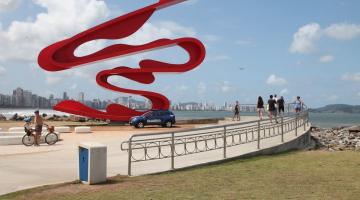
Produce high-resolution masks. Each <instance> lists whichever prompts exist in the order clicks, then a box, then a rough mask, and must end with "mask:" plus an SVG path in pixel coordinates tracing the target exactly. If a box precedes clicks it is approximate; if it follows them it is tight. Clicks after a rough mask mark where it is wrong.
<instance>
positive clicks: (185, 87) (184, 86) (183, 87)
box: [178, 85, 189, 91]
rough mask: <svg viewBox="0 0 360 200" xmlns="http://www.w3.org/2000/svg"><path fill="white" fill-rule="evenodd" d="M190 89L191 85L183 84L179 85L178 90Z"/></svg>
mask: <svg viewBox="0 0 360 200" xmlns="http://www.w3.org/2000/svg"><path fill="white" fill-rule="evenodd" d="M188 89H189V87H188V86H186V85H181V86H179V87H178V90H180V91H186V90H188Z"/></svg>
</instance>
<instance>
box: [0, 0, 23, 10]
mask: <svg viewBox="0 0 360 200" xmlns="http://www.w3.org/2000/svg"><path fill="white" fill-rule="evenodd" d="M20 2H21V0H1V1H0V12H7V11H12V10H15V9H16V8H17V7H18V6H19V5H20Z"/></svg>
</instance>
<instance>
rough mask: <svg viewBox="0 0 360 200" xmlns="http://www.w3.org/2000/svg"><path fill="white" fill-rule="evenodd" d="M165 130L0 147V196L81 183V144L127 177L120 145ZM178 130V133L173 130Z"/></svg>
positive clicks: (204, 156)
mask: <svg viewBox="0 0 360 200" xmlns="http://www.w3.org/2000/svg"><path fill="white" fill-rule="evenodd" d="M251 120H254V118H253V117H242V121H251ZM308 129H309V125H307V126H306V130H305V131H303V129H299V132H298V136H295V132H289V133H288V134H286V135H284V137H285V138H284V139H285V141H291V140H294V139H296V138H297V137H300V136H302V135H303V134H305V133H306V132H307V130H308ZM155 130H156V131H164V129H151V128H150V129H144V130H140V131H139V130H135V129H130V130H126V131H97V132H94V133H92V134H74V133H69V134H62V138H63V141H61V142H59V143H57V144H56V145H54V146H47V145H43V146H40V147H39V148H34V147H24V146H21V145H15V146H0V177H1V181H0V194H5V193H9V192H14V191H18V190H22V189H27V188H32V187H36V186H41V185H48V184H55V183H63V182H69V181H74V180H77V179H78V152H77V151H78V149H77V146H78V143H79V142H87V141H96V142H99V143H103V144H106V145H107V146H108V164H107V166H108V167H107V176H115V175H117V174H122V175H126V174H127V173H128V162H127V161H128V153H127V151H121V150H120V144H121V143H122V142H124V141H127V140H128V139H129V136H130V135H132V134H141V133H149V132H154V131H155ZM173 130H175V129H173ZM280 144H282V143H281V136H276V137H271V138H267V139H265V140H264V141H262V142H261V148H262V149H264V148H267V147H273V146H276V145H280ZM254 151H257V145H256V142H255V143H254V142H252V143H247V144H242V145H239V146H234V147H229V148H228V149H227V157H228V158H231V157H234V156H239V152H241V153H240V155H243V154H247V153H249V152H254ZM214 158H215V159H222V158H223V153H222V150H221V149H219V150H214V151H210V152H203V153H198V154H193V155H188V156H183V157H178V158H176V160H175V167H176V168H181V167H187V166H191V165H194V164H199V162H200V163H206V162H210V161H213V160H214ZM132 167H133V175H141V174H147V173H155V172H161V171H168V170H169V169H170V159H162V160H154V161H149V162H146V163H142V162H139V163H135V164H133V166H132Z"/></svg>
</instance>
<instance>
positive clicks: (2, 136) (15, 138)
mask: <svg viewBox="0 0 360 200" xmlns="http://www.w3.org/2000/svg"><path fill="white" fill-rule="evenodd" d="M56 134H57V136H58V139H59V140H60V133H56ZM24 135H25V133H22V132H0V145H19V144H21V145H22V144H23V143H22V138H23V137H24ZM45 136H46V135H42V136H41V137H40V143H45Z"/></svg>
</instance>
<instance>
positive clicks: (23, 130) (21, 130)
mask: <svg viewBox="0 0 360 200" xmlns="http://www.w3.org/2000/svg"><path fill="white" fill-rule="evenodd" d="M9 132H24V133H25V129H24V127H11V128H9Z"/></svg>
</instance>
